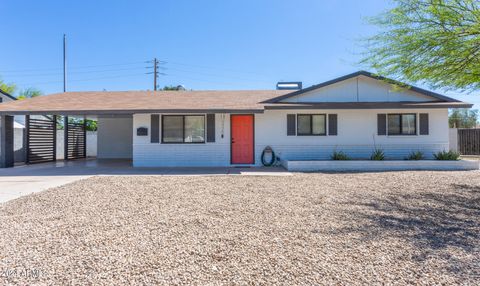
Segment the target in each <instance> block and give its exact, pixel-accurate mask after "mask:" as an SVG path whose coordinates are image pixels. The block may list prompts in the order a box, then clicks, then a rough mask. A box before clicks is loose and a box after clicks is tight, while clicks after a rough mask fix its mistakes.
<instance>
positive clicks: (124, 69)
mask: <svg viewBox="0 0 480 286" xmlns="http://www.w3.org/2000/svg"><path fill="white" fill-rule="evenodd" d="M140 69H142V70H143V69H144V67H143V66H142V67H134V68H120V69H108V70H93V71H72V72H69V74H90V73H101V72H112V71H127V70H140ZM61 74H62V72H56V73H39V74H21V75H9V74H7V76H22V77H32V76H38V77H40V76H57V75H61ZM2 75H4V74H2Z"/></svg>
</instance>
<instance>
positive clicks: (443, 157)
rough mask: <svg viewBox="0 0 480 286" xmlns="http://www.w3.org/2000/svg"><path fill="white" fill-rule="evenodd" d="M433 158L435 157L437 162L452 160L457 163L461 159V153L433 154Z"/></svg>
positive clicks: (443, 152) (445, 152) (444, 152)
mask: <svg viewBox="0 0 480 286" xmlns="http://www.w3.org/2000/svg"><path fill="white" fill-rule="evenodd" d="M433 157H435V160H450V161H456V160H459V159H460V153H458V152H455V151H452V150H450V151H445V150H443V151H440V152H438V153H435V154H433Z"/></svg>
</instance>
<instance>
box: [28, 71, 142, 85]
mask: <svg viewBox="0 0 480 286" xmlns="http://www.w3.org/2000/svg"><path fill="white" fill-rule="evenodd" d="M139 75H142V76H143V75H145V74H144V73H139V74H126V75H117V76H106V77H95V78H86V79H72V80H70V82H72V81H73V82H81V81H95V80H99V79H112V78H122V77H131V76H139ZM62 82H63V81H47V82H36V83H29V84H28V83H19V85H23V86H28V85H29V86H33V85H42V84H53V83H62Z"/></svg>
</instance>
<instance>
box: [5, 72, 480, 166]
mask: <svg viewBox="0 0 480 286" xmlns="http://www.w3.org/2000/svg"><path fill="white" fill-rule="evenodd" d="M287 86H288V85H287ZM471 106H472V104H468V103H465V102H461V101H459V100H456V99H453V98H450V97H446V96H444V95H440V94H438V93H434V92H431V91H427V90H425V89H421V88H418V87H413V86H408V85H405V84H401V83H398V82H395V81H392V80H389V79H386V78H383V77H380V76H376V75H374V74H372V73H369V72H365V71H359V72H355V73H352V74H349V75H346V76H343V77H340V78H336V79H333V80H330V81H327V82H324V83H321V84H318V85H314V86H311V87H308V88H303V89H298V90H292V89H289V88H287V89H276V90H226V91H221V90H211V91H122V92H116V91H112V92H107V91H100V92H65V93H58V94H52V95H48V96H40V97H36V98H32V99H27V100H22V101H15V102H9V103H6V104H2V105H0V115H1V116H2V118H3V119H7V120H8V118H9V117H12V116H13V115H26V116H34V115H56V116H72V115H75V116H86V117H88V118H94V119H97V120H98V139H97V144H98V145H97V156H98V158H124V159H131V160H132V163H133V166H138V167H156V166H162V167H172V166H175V167H176V166H244V165H247V166H250V165H253V166H258V165H261V164H262V162H261V154H262V151H263V150H264V149H265V148H266V147H267V146H270V147H271V148H272V149H273V150H274V152H275V154H276V155H277V156H278V157H279V158H280V159H281V160H325V159H329V158H330V156H331V154H332V152H334V151H335V150H336V151H343V152H345V153H346V154H348V155H349V156H350V157H352V158H359V159H360V158H369V157H370V155H371V153H372V151H373V150H374V149H375V148H380V149H383V150H384V152H385V155H386V157H387V158H389V159H403V158H404V157H405V156H407V155H408V154H409V153H410V152H412V151H417V150H419V151H422V152H423V153H424V154H425V156H426V157H427V158H431V157H432V154H433V153H435V152H438V151H442V150H448V149H449V138H448V109H449V108H469V107H471ZM3 122H5V120H3ZM29 122H30V123H29ZM34 123H35V122H34ZM29 124H32V123H31V120H30V119H27V124H26V125H29ZM35 124H37V125H35ZM35 124H34V125H32V129H33V131H32V135H31V136H34V135H36V133H35V132H41V131H42V128H44V127H45V126H43V127H42V124H46V123H45V122H40V123H39V122H36V123H35ZM38 124H40V125H38ZM48 126H50V125H48ZM2 127H3V128H4V129H5V128H6V129H9V126H8V124H2ZM27 128H28V126H27ZM72 128H73V131H75V130H80V129H78V128H79V127H78V126H73V127H72ZM75 128H77V129H75ZM35 130H36V131H35ZM39 130H40V131H39ZM34 131H35V132H34ZM5 132H7V133H8V130H6V131H2V133H5ZM68 132H72V131H71V130H70V129H69V131H68ZM76 136H79V135H78V134H77V135H76ZM48 138H50V137H48V136H47V139H43V141H45V140H47V141H48V140H55V139H48ZM30 139H31V138H30ZM7 141H8V140H7ZM43 141H42V140H38V139H37V141H36V142H33V141H32V142H31V143H30V146H33V147H35V146H36V145H35V144H38V142H43ZM4 145H5V144H4ZM84 145H85V144H83V145H82V143H80V144H79V146H80V147H81V148H85V146H84ZM33 147H32V148H33ZM29 148H30V147H29ZM65 148H74V147H68V146H67V144H66V146H65ZM6 151H7V152H8V150H6ZM29 152H30V151H29ZM69 152H70V151H69ZM72 152H73V153H72V156H73V155H75V154H74V153H75V152H76V153H77V155H78V153H81V151H79V150H77V151H75V150H74V151H72ZM3 154H5V153H3ZM40 155H41V154H40ZM27 157H28V156H27ZM73 157H75V156H73ZM3 162H4V166H9V162H8V160H5V159H3Z"/></svg>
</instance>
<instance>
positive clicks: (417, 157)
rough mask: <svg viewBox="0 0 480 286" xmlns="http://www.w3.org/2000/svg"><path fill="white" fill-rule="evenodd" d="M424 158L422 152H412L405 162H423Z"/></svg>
mask: <svg viewBox="0 0 480 286" xmlns="http://www.w3.org/2000/svg"><path fill="white" fill-rule="evenodd" d="M424 158H425V157H424V156H423V153H422V152H421V151H412V152H411V153H410V154H409V155H408V156H407V158H405V160H423V159H424Z"/></svg>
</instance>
